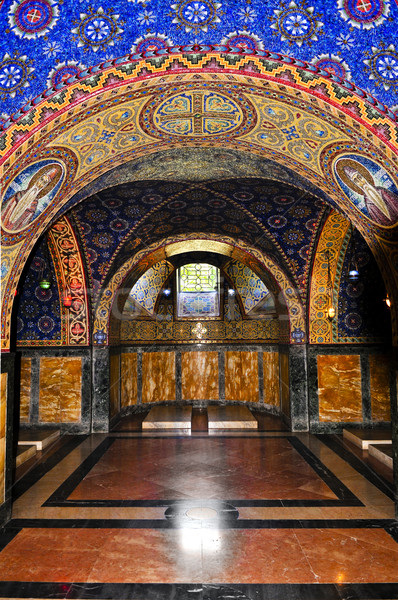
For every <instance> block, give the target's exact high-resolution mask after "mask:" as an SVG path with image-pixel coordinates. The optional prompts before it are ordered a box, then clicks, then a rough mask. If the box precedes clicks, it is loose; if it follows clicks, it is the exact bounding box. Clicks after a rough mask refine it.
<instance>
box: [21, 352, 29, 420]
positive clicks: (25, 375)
mask: <svg viewBox="0 0 398 600" xmlns="http://www.w3.org/2000/svg"><path fill="white" fill-rule="evenodd" d="M31 379H32V359H31V358H27V357H25V356H24V357H22V358H21V387H20V404H19V420H20V422H21V423H29V409H30V395H31V383H32V382H31Z"/></svg>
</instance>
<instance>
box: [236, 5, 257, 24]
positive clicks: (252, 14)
mask: <svg viewBox="0 0 398 600" xmlns="http://www.w3.org/2000/svg"><path fill="white" fill-rule="evenodd" d="M256 17H257V13H256V11H255V10H254V8H249V7H246V8H241V9H240V10H238V19H239V20H240V21H243V22H244V23H252V22H253V21H254V19H255V18H256Z"/></svg>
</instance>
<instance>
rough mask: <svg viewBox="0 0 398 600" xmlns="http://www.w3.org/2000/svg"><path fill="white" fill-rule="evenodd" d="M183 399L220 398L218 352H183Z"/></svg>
mask: <svg viewBox="0 0 398 600" xmlns="http://www.w3.org/2000/svg"><path fill="white" fill-rule="evenodd" d="M181 367H182V399H183V400H218V352H182V354H181Z"/></svg>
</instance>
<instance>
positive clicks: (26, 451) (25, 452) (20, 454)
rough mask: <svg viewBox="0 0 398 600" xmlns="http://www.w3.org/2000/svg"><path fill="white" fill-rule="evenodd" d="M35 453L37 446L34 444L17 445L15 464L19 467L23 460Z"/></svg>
mask: <svg viewBox="0 0 398 600" xmlns="http://www.w3.org/2000/svg"><path fill="white" fill-rule="evenodd" d="M36 454H37V448H36V446H35V445H34V444H32V445H31V446H18V449H17V457H16V459H15V466H16V467H20V466H21V465H23V463H24V462H26V461H27V460H29V459H30V458H32V457H33V456H35V455H36Z"/></svg>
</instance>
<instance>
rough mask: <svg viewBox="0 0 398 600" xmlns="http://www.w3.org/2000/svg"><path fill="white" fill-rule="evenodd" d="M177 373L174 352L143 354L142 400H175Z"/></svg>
mask: <svg viewBox="0 0 398 600" xmlns="http://www.w3.org/2000/svg"><path fill="white" fill-rule="evenodd" d="M175 399H176V374H175V353H174V352H144V353H143V355H142V402H145V403H146V402H174V401H175Z"/></svg>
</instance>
